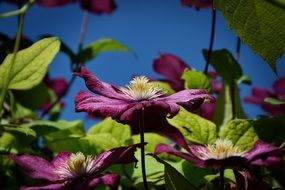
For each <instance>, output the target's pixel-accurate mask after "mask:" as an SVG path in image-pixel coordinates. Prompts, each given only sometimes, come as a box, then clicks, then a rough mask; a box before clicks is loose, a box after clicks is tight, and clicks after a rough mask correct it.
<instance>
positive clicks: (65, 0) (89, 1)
mask: <svg viewBox="0 0 285 190" xmlns="http://www.w3.org/2000/svg"><path fill="white" fill-rule="evenodd" d="M5 1H6V2H8V3H12V4H17V5H19V4H20V5H23V4H25V3H26V2H27V1H26V0H5ZM35 2H36V3H37V4H39V5H40V6H42V7H59V6H64V5H67V4H69V3H76V2H79V3H80V6H81V7H82V8H83V9H84V10H87V11H90V12H91V13H95V14H97V15H101V14H111V13H112V12H113V11H114V10H115V9H116V8H117V5H116V3H115V1H114V0H35Z"/></svg>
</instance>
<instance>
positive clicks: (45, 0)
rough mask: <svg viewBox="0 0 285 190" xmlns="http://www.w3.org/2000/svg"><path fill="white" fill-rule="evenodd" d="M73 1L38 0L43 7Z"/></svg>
mask: <svg viewBox="0 0 285 190" xmlns="http://www.w3.org/2000/svg"><path fill="white" fill-rule="evenodd" d="M72 2H73V0H37V3H38V4H39V5H41V6H43V7H59V6H63V5H66V4H68V3H72Z"/></svg>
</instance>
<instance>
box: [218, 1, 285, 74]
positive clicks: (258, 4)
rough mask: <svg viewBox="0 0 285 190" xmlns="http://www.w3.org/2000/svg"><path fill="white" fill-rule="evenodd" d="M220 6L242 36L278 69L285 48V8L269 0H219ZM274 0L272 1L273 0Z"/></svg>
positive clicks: (228, 20) (272, 66)
mask: <svg viewBox="0 0 285 190" xmlns="http://www.w3.org/2000/svg"><path fill="white" fill-rule="evenodd" d="M215 2H216V5H215V6H216V7H217V8H218V10H220V11H221V12H222V13H223V15H224V17H225V18H226V20H227V22H228V25H229V27H230V28H232V29H233V30H234V31H235V32H236V33H237V35H238V36H239V37H240V39H241V40H242V41H243V42H245V43H247V44H248V45H249V46H250V47H251V48H252V49H253V51H255V52H256V53H257V54H259V55H260V56H261V57H263V59H265V60H266V62H268V63H269V65H270V66H271V68H272V69H273V70H274V71H275V69H276V66H275V63H276V60H277V59H278V58H279V57H280V56H281V55H282V54H283V53H284V50H285V11H284V9H283V8H281V7H278V6H276V5H274V4H273V3H270V1H269V0H267V1H266V0H250V1H249V0H234V1H233V0H217V1H215ZM271 2H272V1H271Z"/></svg>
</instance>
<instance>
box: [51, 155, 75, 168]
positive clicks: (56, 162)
mask: <svg viewBox="0 0 285 190" xmlns="http://www.w3.org/2000/svg"><path fill="white" fill-rule="evenodd" d="M70 155H71V153H70V152H66V151H61V152H60V153H58V154H57V156H56V157H54V159H53V160H52V162H51V164H52V165H53V166H54V168H58V167H59V166H62V165H63V163H66V162H67V161H68V160H69V157H70Z"/></svg>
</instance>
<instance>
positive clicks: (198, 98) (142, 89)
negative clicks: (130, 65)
mask: <svg viewBox="0 0 285 190" xmlns="http://www.w3.org/2000/svg"><path fill="white" fill-rule="evenodd" d="M75 74H76V75H77V76H80V77H82V78H83V79H84V80H85V83H86V86H87V87H88V88H89V90H91V91H92V92H94V93H96V94H97V95H94V94H90V93H87V92H84V91H82V90H81V91H80V92H79V93H78V94H77V95H76V97H75V110H76V111H77V112H82V111H84V112H87V113H89V114H90V113H91V114H94V115H96V116H103V117H109V116H110V117H112V118H113V119H115V120H117V121H119V122H121V123H125V124H129V125H131V126H132V130H133V132H137V131H138V121H139V119H140V114H139V112H140V110H143V119H144V126H145V129H146V131H153V132H157V133H160V134H162V135H165V136H167V137H169V138H177V137H178V136H181V133H180V132H179V130H178V129H176V128H175V127H173V126H171V125H169V124H168V122H167V120H166V117H173V116H175V115H176V114H177V113H178V111H179V106H182V107H184V108H185V109H187V110H188V111H191V110H194V109H197V108H198V107H199V106H200V105H201V104H202V103H203V102H204V101H205V100H208V101H214V97H213V96H211V95H209V94H207V93H206V92H205V91H204V90H183V91H180V92H177V93H175V94H173V95H171V96H166V94H165V93H164V92H162V91H161V89H159V88H158V87H156V86H154V85H153V84H152V83H149V80H148V79H147V78H146V77H144V76H139V77H135V78H134V79H133V80H132V81H131V82H130V84H129V85H128V86H127V87H117V86H115V85H111V84H108V83H105V82H102V81H100V80H99V79H98V78H97V77H95V76H93V75H92V74H91V73H90V72H89V71H88V70H87V69H86V68H84V67H82V68H81V70H80V71H79V72H77V73H75ZM180 139H182V137H181V138H180ZM182 141H183V142H181V143H182V144H185V142H184V140H183V139H182Z"/></svg>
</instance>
